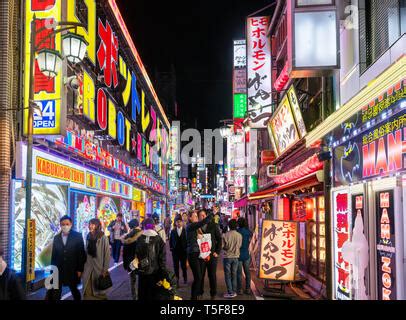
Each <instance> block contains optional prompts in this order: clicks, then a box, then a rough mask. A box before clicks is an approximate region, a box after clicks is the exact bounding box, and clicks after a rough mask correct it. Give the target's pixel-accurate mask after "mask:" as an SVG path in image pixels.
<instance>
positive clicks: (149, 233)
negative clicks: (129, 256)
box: [135, 230, 166, 274]
mask: <svg viewBox="0 0 406 320" xmlns="http://www.w3.org/2000/svg"><path fill="white" fill-rule="evenodd" d="M147 241H150V242H153V243H154V246H155V253H156V255H157V257H156V259H154V260H153V262H154V263H155V265H154V266H153V269H154V270H155V271H154V273H156V274H158V273H160V272H163V271H166V250H165V242H164V241H163V240H162V238H161V237H160V236H159V235H158V233H157V232H156V231H155V230H144V231H143V232H142V233H141V235H140V236H139V237H138V239H137V241H136V242H135V243H136V244H135V255H136V257H137V258H138V260H139V261H141V259H142V257H145V256H147V253H146V250H147V245H146V242H147Z"/></svg>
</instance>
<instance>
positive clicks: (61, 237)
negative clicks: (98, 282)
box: [48, 216, 86, 301]
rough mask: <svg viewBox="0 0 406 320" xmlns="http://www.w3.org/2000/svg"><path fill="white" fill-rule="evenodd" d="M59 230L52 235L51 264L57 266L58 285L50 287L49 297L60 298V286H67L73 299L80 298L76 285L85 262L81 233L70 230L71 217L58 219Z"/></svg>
mask: <svg viewBox="0 0 406 320" xmlns="http://www.w3.org/2000/svg"><path fill="white" fill-rule="evenodd" d="M60 226H61V232H60V233H58V234H57V235H56V236H55V237H54V242H53V246H52V258H51V265H53V266H55V267H57V268H58V272H59V287H58V289H52V290H50V291H51V292H50V293H48V294H49V296H48V297H49V299H51V300H54V299H55V300H60V299H61V293H62V287H63V286H67V287H69V289H70V291H71V292H72V296H73V299H74V300H76V301H78V300H81V295H80V291H79V290H78V288H77V286H78V284H79V283H80V278H81V276H82V273H83V268H84V265H85V262H86V252H85V245H84V242H83V237H82V234H80V233H79V232H76V231H74V230H72V219H71V217H69V216H63V217H62V218H61V219H60Z"/></svg>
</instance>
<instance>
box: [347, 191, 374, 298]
mask: <svg viewBox="0 0 406 320" xmlns="http://www.w3.org/2000/svg"><path fill="white" fill-rule="evenodd" d="M364 201H365V200H364V195H363V194H355V195H351V207H352V210H351V218H350V219H351V224H350V230H351V236H350V237H349V238H348V240H347V241H346V242H345V243H344V244H343V247H342V255H343V259H344V260H345V261H346V262H348V263H349V264H350V265H351V271H352V277H351V284H350V288H351V290H352V291H351V297H352V299H353V300H368V295H369V292H368V291H369V276H368V275H369V272H368V269H369V268H368V266H369V246H368V238H367V235H368V229H366V223H365V215H364Z"/></svg>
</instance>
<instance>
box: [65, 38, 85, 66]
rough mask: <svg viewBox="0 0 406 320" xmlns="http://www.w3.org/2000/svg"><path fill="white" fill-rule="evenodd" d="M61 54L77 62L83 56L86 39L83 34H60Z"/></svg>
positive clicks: (70, 60)
mask: <svg viewBox="0 0 406 320" xmlns="http://www.w3.org/2000/svg"><path fill="white" fill-rule="evenodd" d="M62 43H63V54H64V56H65V57H66V59H68V61H69V62H72V63H79V62H82V61H83V59H84V58H85V54H86V48H87V45H88V43H87V41H86V40H85V38H84V37H83V36H80V35H77V34H75V33H66V34H64V35H63V36H62Z"/></svg>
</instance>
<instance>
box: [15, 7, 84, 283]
mask: <svg viewBox="0 0 406 320" xmlns="http://www.w3.org/2000/svg"><path fill="white" fill-rule="evenodd" d="M35 21H36V16H35V15H34V16H33V19H32V21H31V39H30V67H29V70H27V71H28V72H29V75H30V78H29V83H28V87H29V97H28V121H27V167H26V178H25V179H26V180H25V197H26V200H25V228H24V243H23V255H22V261H21V271H22V275H23V277H24V280H25V281H24V283H25V284H27V283H28V282H29V279H28V274H27V257H28V252H27V240H28V239H27V234H28V221H29V220H30V219H31V194H32V146H33V131H34V110H37V109H38V105H37V104H36V103H35V101H34V72H35V68H34V56H35V55H36V60H37V62H38V67H39V70H40V71H41V72H42V73H43V74H44V75H45V76H47V77H49V78H53V77H55V76H56V75H57V74H58V70H59V69H60V68H61V65H62V55H61V54H60V53H59V52H58V51H55V50H52V49H41V45H42V44H44V43H45V41H47V40H49V39H51V37H54V36H55V35H56V34H58V33H62V32H64V31H70V30H72V29H74V31H75V34H72V33H67V34H65V35H64V36H63V51H64V54H65V57H66V58H67V59H68V61H70V62H72V63H78V62H81V61H82V60H83V58H84V56H85V53H86V47H87V42H86V40H85V39H84V38H83V37H82V36H80V35H77V34H76V31H77V28H78V27H86V26H85V25H84V24H83V23H78V22H67V21H61V22H55V23H54V24H53V25H52V26H49V25H46V26H45V27H42V28H40V29H39V30H37V29H36V28H37V27H36V24H35ZM57 27H60V28H58V29H57ZM50 28H52V29H53V31H52V32H49V33H48V34H47V35H46V36H45V37H43V38H41V40H40V41H38V43H37V44H36V43H35V41H36V37H37V34H40V33H41V32H43V31H49V29H50Z"/></svg>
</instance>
